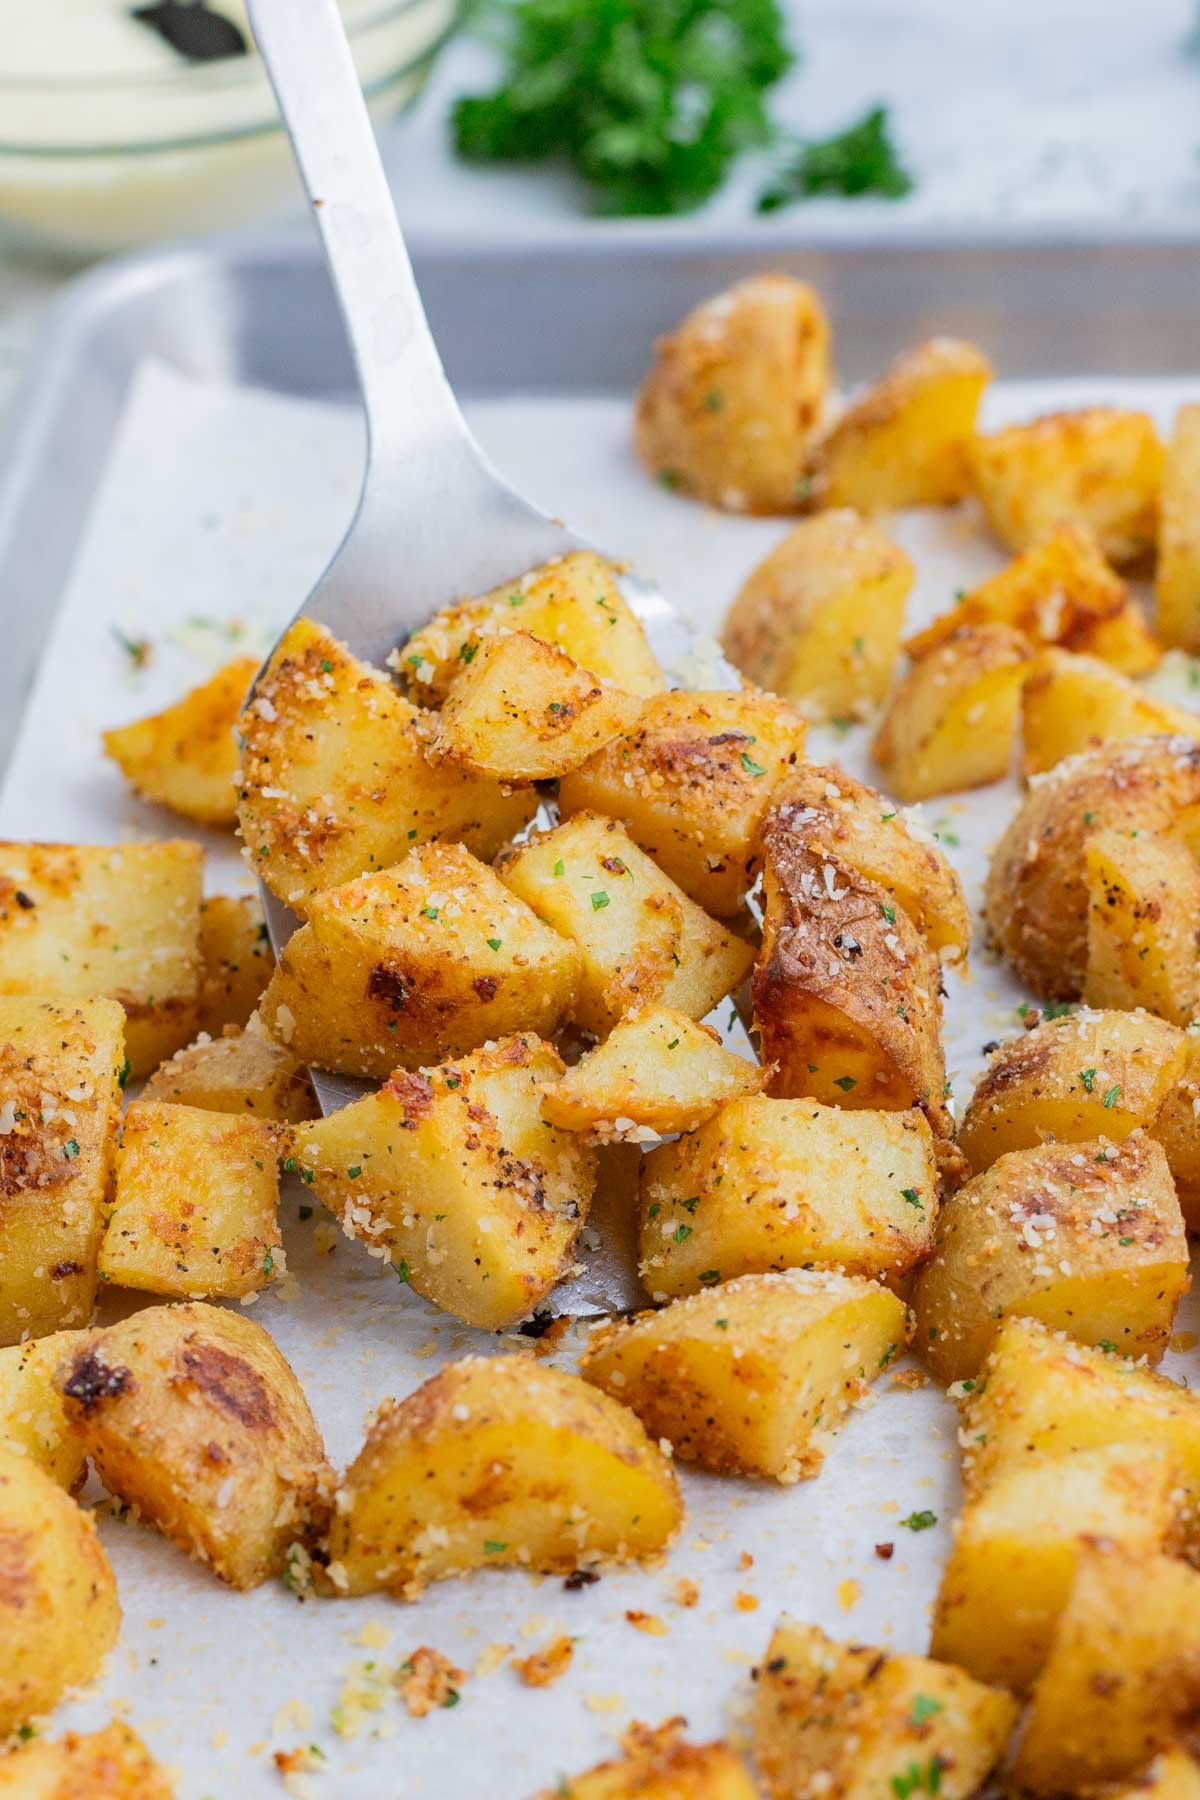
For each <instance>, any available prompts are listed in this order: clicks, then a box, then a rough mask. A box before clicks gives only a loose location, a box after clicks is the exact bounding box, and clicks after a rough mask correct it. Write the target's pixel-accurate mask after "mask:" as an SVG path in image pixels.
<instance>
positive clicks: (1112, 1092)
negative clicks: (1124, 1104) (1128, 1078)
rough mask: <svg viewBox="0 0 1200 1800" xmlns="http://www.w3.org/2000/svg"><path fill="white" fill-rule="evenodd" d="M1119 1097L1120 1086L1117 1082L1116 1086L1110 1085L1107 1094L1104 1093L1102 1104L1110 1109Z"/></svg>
mask: <svg viewBox="0 0 1200 1800" xmlns="http://www.w3.org/2000/svg"><path fill="white" fill-rule="evenodd" d="M1120 1098H1121V1087H1120V1083H1119V1082H1118V1083H1117V1085H1116V1086H1114V1087H1110V1088H1109V1090H1108V1092H1107V1094H1105V1096H1104V1104H1105V1106H1106V1107H1108V1108H1109V1109H1110V1110H1111V1108H1112V1107H1114V1106H1115V1105H1116V1104H1117V1101H1118V1100H1119V1099H1120Z"/></svg>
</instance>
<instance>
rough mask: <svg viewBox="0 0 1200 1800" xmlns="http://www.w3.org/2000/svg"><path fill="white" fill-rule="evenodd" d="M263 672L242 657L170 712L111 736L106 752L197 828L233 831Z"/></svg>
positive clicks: (145, 790)
mask: <svg viewBox="0 0 1200 1800" xmlns="http://www.w3.org/2000/svg"><path fill="white" fill-rule="evenodd" d="M257 673H258V659H257V657H254V656H239V657H238V658H237V659H236V660H235V661H234V662H231V663H226V665H225V667H224V668H223V669H218V670H217V672H216V674H215V675H213V676H212V677H211V678H210V679H209V680H208V681H206V682H205V683H204V684H203V686H202V687H198V688H193V689H192V690H191V692H190V693H187V694H185V695H184V696H183V698H182V700H177V701H176V702H175V704H174V706H168V707H167V709H166V710H165V712H160V713H154V714H152V715H151V717H150V718H148V719H138V720H136V721H135V722H134V723H133V724H132V725H121V726H118V727H116V728H114V729H113V730H111V731H106V732H105V733H104V748H105V750H106V751H107V752H108V754H109V756H111V757H112V759H113V761H114V762H115V763H116V765H117V767H118V768H119V769H120V771H121V773H122V774H123V775H124V777H125V779H126V780H127V781H128V782H129V784H130V786H131V787H134V788H136V789H137V791H138V793H139V794H142V795H144V797H145V798H146V799H147V800H157V801H159V802H160V804H161V805H163V806H169V807H170V808H171V810H172V812H176V813H179V815H180V816H181V817H182V818H185V819H194V820H195V821H196V823H197V824H198V825H221V826H232V825H233V824H234V823H235V822H236V819H237V805H236V796H235V792H234V782H235V779H236V777H237V767H238V753H237V743H236V740H235V732H236V728H237V722H238V715H239V713H240V712H241V710H242V704H243V702H244V700H245V698H246V695H247V693H248V692H249V689H250V683H251V682H252V681H253V680H254V677H255V676H256V675H257Z"/></svg>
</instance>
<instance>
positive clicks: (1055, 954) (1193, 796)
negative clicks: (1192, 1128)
mask: <svg viewBox="0 0 1200 1800" xmlns="http://www.w3.org/2000/svg"><path fill="white" fill-rule="evenodd" d="M1198 807H1200V744H1198V743H1196V742H1195V741H1194V740H1193V739H1190V738H1178V737H1140V738H1127V739H1126V740H1125V741H1124V742H1118V743H1115V744H1106V745H1104V747H1103V748H1102V749H1100V750H1088V751H1085V752H1084V754H1083V755H1081V756H1073V757H1071V758H1070V759H1069V760H1068V761H1067V762H1064V763H1059V764H1058V766H1057V768H1054V769H1051V770H1050V771H1049V772H1048V773H1047V774H1045V775H1043V776H1040V777H1039V778H1038V780H1037V781H1035V782H1034V783H1033V784H1032V785H1031V786H1030V789H1029V792H1028V794H1027V795H1026V796H1025V799H1024V801H1023V802H1022V804H1021V805H1020V806H1019V807H1018V808H1017V811H1016V813H1015V815H1014V816H1013V818H1012V820H1011V822H1010V824H1009V826H1008V828H1007V830H1006V831H1005V832H1004V835H1003V836H1002V837H1001V839H1000V841H999V843H998V844H997V845H996V848H995V850H994V851H993V852H992V860H991V865H990V868H989V870H988V878H987V885H986V888H985V890H984V917H985V919H986V921H987V926H988V931H989V933H990V935H991V937H992V940H993V941H994V943H995V944H996V946H997V948H999V949H1000V950H1002V951H1003V953H1004V955H1005V957H1006V958H1007V959H1008V961H1009V962H1010V963H1011V964H1012V967H1013V969H1014V970H1015V971H1016V974H1017V976H1018V977H1019V978H1020V980H1021V981H1023V982H1024V983H1025V985H1026V986H1027V987H1030V988H1032V989H1033V991H1034V993H1036V994H1041V995H1044V996H1045V997H1046V998H1047V999H1053V1000H1074V999H1077V998H1078V996H1079V994H1080V993H1081V992H1082V990H1083V984H1084V979H1085V975H1086V970H1087V912H1088V888H1087V861H1086V857H1085V854H1084V851H1085V845H1086V843H1087V840H1088V838H1089V837H1090V836H1091V835H1092V834H1093V833H1094V832H1097V831H1137V832H1144V833H1146V834H1147V835H1149V836H1154V835H1156V834H1157V833H1161V832H1172V831H1174V832H1178V833H1180V834H1182V833H1183V831H1184V828H1185V827H1186V824H1187V822H1188V819H1189V816H1192V817H1194V816H1195V814H1196V809H1197V808H1198Z"/></svg>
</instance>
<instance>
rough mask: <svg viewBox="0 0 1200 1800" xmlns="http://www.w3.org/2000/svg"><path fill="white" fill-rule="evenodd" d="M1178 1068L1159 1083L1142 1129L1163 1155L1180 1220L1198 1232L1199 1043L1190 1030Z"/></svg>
mask: <svg viewBox="0 0 1200 1800" xmlns="http://www.w3.org/2000/svg"><path fill="white" fill-rule="evenodd" d="M1184 1042H1185V1043H1186V1046H1187V1049H1186V1055H1185V1058H1184V1061H1183V1065H1182V1067H1179V1066H1178V1065H1177V1064H1173V1065H1171V1067H1172V1068H1173V1071H1174V1072H1173V1074H1172V1076H1171V1078H1170V1079H1168V1080H1165V1081H1164V1082H1163V1084H1162V1100H1161V1104H1160V1105H1159V1107H1158V1110H1157V1112H1155V1114H1154V1116H1153V1117H1152V1118H1151V1119H1148V1120H1147V1122H1146V1129H1147V1131H1148V1132H1149V1134H1150V1136H1151V1137H1152V1138H1155V1139H1156V1140H1157V1141H1158V1142H1159V1143H1160V1144H1161V1145H1162V1147H1163V1149H1164V1150H1165V1151H1166V1153H1167V1162H1168V1163H1169V1164H1170V1168H1171V1174H1172V1176H1173V1177H1174V1180H1175V1192H1176V1193H1177V1194H1178V1196H1179V1206H1180V1210H1181V1211H1182V1213H1183V1221H1184V1224H1185V1225H1186V1226H1187V1228H1188V1230H1189V1231H1192V1232H1200V1041H1198V1040H1197V1037H1196V1033H1195V1031H1194V1030H1189V1031H1188V1032H1187V1034H1186V1037H1185V1038H1184Z"/></svg>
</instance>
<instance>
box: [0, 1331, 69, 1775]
mask: <svg viewBox="0 0 1200 1800" xmlns="http://www.w3.org/2000/svg"><path fill="white" fill-rule="evenodd" d="M77 1335H78V1334H77V1333H76V1332H73V1331H52V1332H51V1333H50V1335H49V1336H48V1337H42V1338H30V1339H28V1340H27V1341H26V1342H25V1343H23V1344H9V1345H8V1346H7V1347H6V1348H5V1349H3V1350H0V1446H2V1447H3V1448H4V1449H6V1450H16V1451H19V1452H20V1453H21V1454H22V1455H24V1456H28V1457H30V1458H31V1459H32V1460H33V1461H34V1462H35V1463H36V1464H37V1466H38V1468H39V1469H44V1470H45V1472H46V1474H47V1475H49V1476H50V1478H51V1479H52V1480H53V1481H57V1483H58V1485H59V1487H64V1488H67V1489H68V1490H69V1491H71V1492H73V1491H74V1490H75V1489H76V1488H77V1487H79V1486H80V1484H81V1483H82V1480H83V1465H84V1453H83V1447H82V1445H81V1444H80V1443H79V1442H78V1440H77V1439H76V1438H75V1436H74V1435H73V1434H72V1432H71V1431H70V1429H69V1428H68V1425H67V1415H66V1413H65V1412H64V1411H63V1404H62V1400H61V1399H60V1397H59V1394H58V1390H57V1388H56V1387H55V1386H54V1371H55V1369H56V1368H57V1367H58V1364H59V1361H60V1360H61V1358H62V1357H63V1356H64V1355H65V1354H66V1352H67V1351H68V1350H69V1349H70V1347H71V1345H72V1343H73V1342H74V1341H75V1339H76V1337H77ZM0 1791H2V1790H0Z"/></svg>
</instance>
